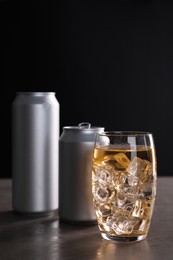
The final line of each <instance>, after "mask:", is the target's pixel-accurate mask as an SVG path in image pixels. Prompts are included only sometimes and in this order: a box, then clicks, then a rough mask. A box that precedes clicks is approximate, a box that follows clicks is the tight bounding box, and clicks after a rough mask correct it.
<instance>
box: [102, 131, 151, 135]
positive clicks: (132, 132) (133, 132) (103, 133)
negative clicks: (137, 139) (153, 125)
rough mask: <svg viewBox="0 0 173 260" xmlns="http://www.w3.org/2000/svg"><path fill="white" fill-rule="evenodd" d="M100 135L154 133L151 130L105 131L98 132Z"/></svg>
mask: <svg viewBox="0 0 173 260" xmlns="http://www.w3.org/2000/svg"><path fill="white" fill-rule="evenodd" d="M98 135H99V136H146V135H153V134H152V132H149V131H137V130H135V131H131V130H130V131H128V130H127V131H126V130H122V131H104V132H100V133H98Z"/></svg>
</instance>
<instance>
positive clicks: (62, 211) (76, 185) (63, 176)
mask: <svg viewBox="0 0 173 260" xmlns="http://www.w3.org/2000/svg"><path fill="white" fill-rule="evenodd" d="M102 131H104V127H92V126H91V124H90V123H87V122H84V123H80V124H79V125H78V126H65V127H63V132H62V134H61V136H60V139H59V217H60V220H62V221H64V222H69V223H71V224H77V225H80V224H81V225H87V224H95V223H96V215H95V211H94V207H93V199H92V179H91V178H92V155H93V148H94V143H95V137H96V134H97V133H98V132H102Z"/></svg>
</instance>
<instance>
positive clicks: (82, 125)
mask: <svg viewBox="0 0 173 260" xmlns="http://www.w3.org/2000/svg"><path fill="white" fill-rule="evenodd" d="M78 128H79V129H81V128H87V129H90V128H91V124H90V123H88V122H82V123H80V124H78Z"/></svg>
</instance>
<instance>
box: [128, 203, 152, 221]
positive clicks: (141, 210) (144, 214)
mask: <svg viewBox="0 0 173 260" xmlns="http://www.w3.org/2000/svg"><path fill="white" fill-rule="evenodd" d="M150 212H151V211H150V203H149V202H146V201H145V200H140V199H139V200H136V203H135V207H134V210H133V212H132V216H133V217H137V218H141V219H147V218H149V215H150Z"/></svg>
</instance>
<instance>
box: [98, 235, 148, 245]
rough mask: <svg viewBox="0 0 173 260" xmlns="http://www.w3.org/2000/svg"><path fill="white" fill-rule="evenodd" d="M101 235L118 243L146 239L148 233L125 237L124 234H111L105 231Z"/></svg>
mask: <svg viewBox="0 0 173 260" xmlns="http://www.w3.org/2000/svg"><path fill="white" fill-rule="evenodd" d="M101 235H102V237H103V238H104V239H106V240H111V241H114V242H116V243H127V242H137V241H141V240H143V239H145V238H146V236H147V235H138V236H133V237H130V236H129V237H128V236H127V237H124V236H110V235H107V234H105V233H102V234H101Z"/></svg>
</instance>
